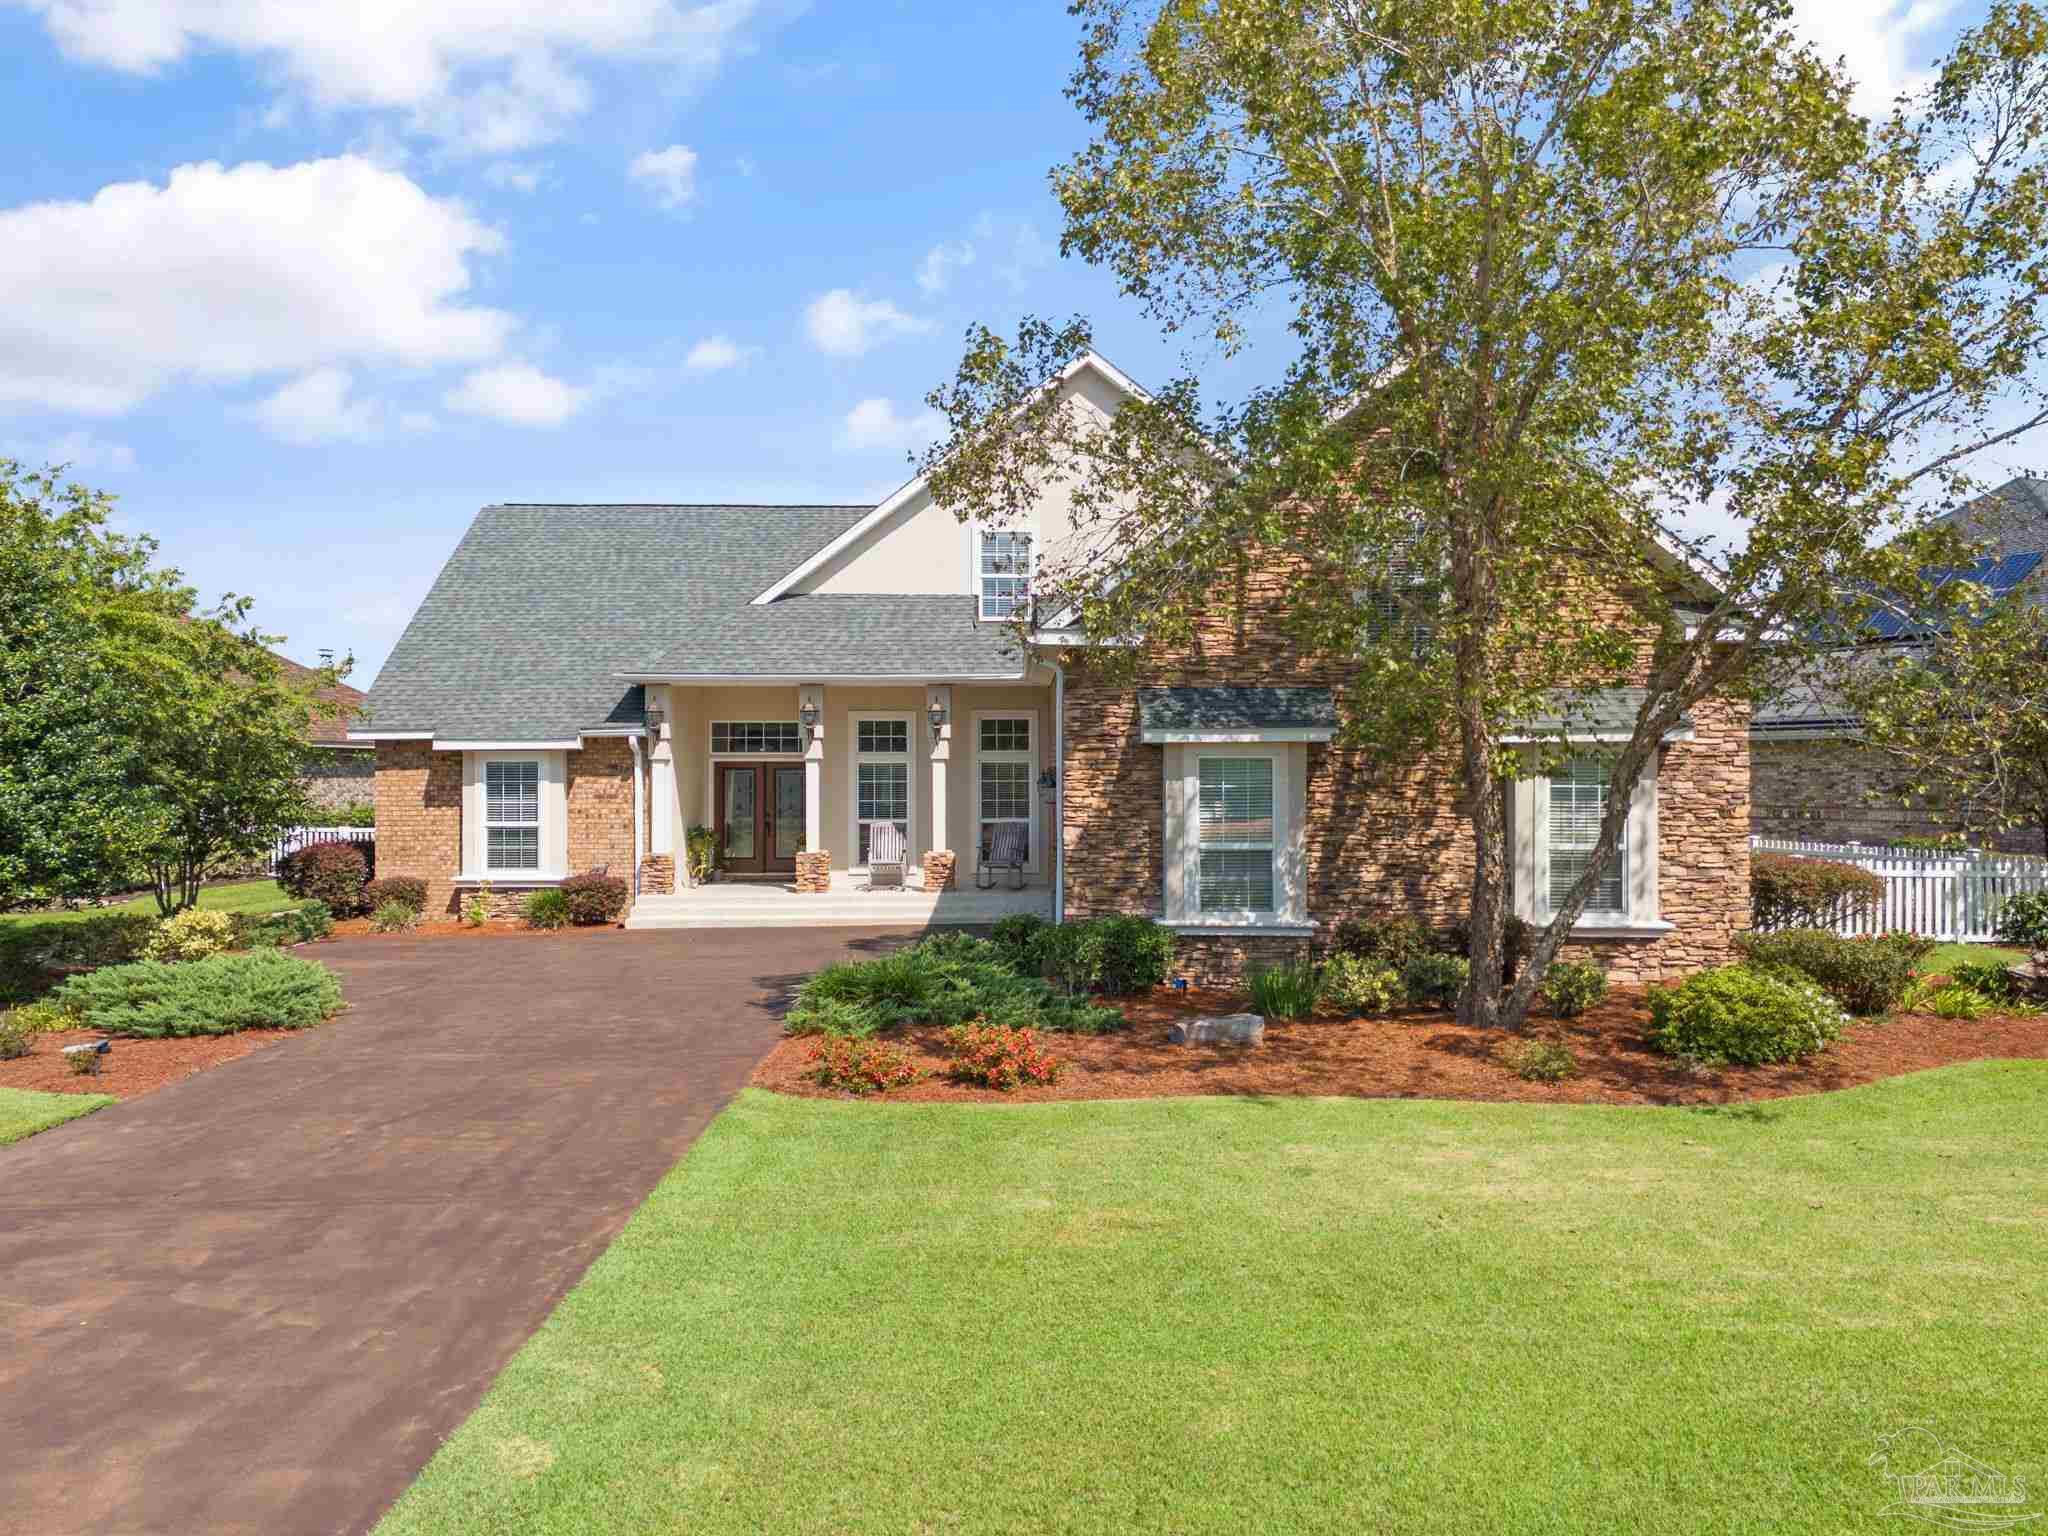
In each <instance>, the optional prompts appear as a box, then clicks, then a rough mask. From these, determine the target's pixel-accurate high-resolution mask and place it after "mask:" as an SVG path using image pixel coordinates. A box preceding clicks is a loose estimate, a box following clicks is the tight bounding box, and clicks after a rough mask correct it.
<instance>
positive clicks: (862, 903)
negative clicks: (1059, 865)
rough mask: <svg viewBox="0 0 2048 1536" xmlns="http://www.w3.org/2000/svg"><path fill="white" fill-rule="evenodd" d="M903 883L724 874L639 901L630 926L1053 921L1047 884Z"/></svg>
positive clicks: (841, 876)
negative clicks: (814, 886) (819, 882)
mask: <svg viewBox="0 0 2048 1536" xmlns="http://www.w3.org/2000/svg"><path fill="white" fill-rule="evenodd" d="M911 878H912V881H913V883H911V884H907V885H905V886H904V887H902V888H901V889H883V890H870V889H869V888H868V881H867V876H865V875H859V874H851V873H848V872H846V871H843V870H835V871H833V874H832V883H831V888H830V889H829V890H825V891H816V892H799V891H798V890H797V889H796V887H795V885H794V884H793V883H792V884H784V883H782V882H779V881H768V880H719V881H715V882H713V883H711V884H709V885H693V886H685V887H683V888H682V889H681V890H678V891H677V892H675V894H673V895H645V896H642V897H641V898H640V899H639V900H638V901H636V902H634V904H633V910H632V912H631V913H630V914H629V915H628V916H627V918H626V926H627V927H628V928H816V927H832V928H885V927H902V928H934V927H956V926H972V927H982V926H986V925H987V924H990V923H993V922H995V921H996V920H997V919H998V918H1004V917H1008V916H1010V915H1011V914H1012V913H1017V912H1029V913H1031V914H1033V915H1034V916H1037V917H1042V918H1045V919H1046V920H1047V921H1050V920H1051V918H1052V892H1051V890H1050V889H1048V888H1047V887H1045V886H1030V885H1027V886H1025V887H1024V888H1023V889H1022V890H1012V889H1010V887H1009V886H1008V885H1007V884H998V885H997V886H996V887H995V888H994V889H992V890H986V891H983V890H976V889H975V888H974V886H973V885H972V883H971V882H969V883H967V884H966V885H965V888H964V889H962V888H956V889H953V890H947V891H927V890H924V889H922V887H921V886H920V885H918V884H916V883H914V882H915V880H916V876H915V875H914V874H913V875H912V877H911Z"/></svg>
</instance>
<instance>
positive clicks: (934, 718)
mask: <svg viewBox="0 0 2048 1536" xmlns="http://www.w3.org/2000/svg"><path fill="white" fill-rule="evenodd" d="M925 714H926V716H927V717H928V718H929V719H930V720H931V723H932V734H933V735H934V736H936V735H938V734H939V732H940V731H942V730H944V729H945V728H946V706H945V703H944V702H943V701H942V700H939V699H934V700H932V704H931V708H929V709H928V710H926V711H925Z"/></svg>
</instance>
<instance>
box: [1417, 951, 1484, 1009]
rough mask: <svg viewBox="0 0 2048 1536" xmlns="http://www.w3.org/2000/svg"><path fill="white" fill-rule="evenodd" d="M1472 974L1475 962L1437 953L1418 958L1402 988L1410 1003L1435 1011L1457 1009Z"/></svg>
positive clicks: (1421, 955)
mask: <svg viewBox="0 0 2048 1536" xmlns="http://www.w3.org/2000/svg"><path fill="white" fill-rule="evenodd" d="M1471 974H1472V962H1471V961H1470V960H1467V959H1466V958H1465V957H1464V956H1463V955H1440V954H1437V953H1435V952H1434V951H1432V952H1429V953H1426V954H1420V955H1417V956H1416V957H1415V958H1414V959H1412V960H1410V961H1409V962H1408V964H1407V965H1406V966H1404V967H1403V968H1402V971H1401V985H1402V986H1403V987H1404V988H1406V989H1407V992H1408V1001H1409V1002H1411V1003H1423V1004H1426V1005H1427V1006H1429V1007H1432V1008H1450V1007H1454V1006H1456V1004H1457V1001H1458V994H1459V993H1460V992H1462V991H1464V990H1465V979H1466V978H1467V977H1468V976H1470V975H1471Z"/></svg>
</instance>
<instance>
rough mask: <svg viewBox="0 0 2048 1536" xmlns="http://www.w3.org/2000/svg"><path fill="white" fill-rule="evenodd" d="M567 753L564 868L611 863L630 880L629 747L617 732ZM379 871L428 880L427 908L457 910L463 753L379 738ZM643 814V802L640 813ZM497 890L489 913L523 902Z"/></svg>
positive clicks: (510, 890)
mask: <svg viewBox="0 0 2048 1536" xmlns="http://www.w3.org/2000/svg"><path fill="white" fill-rule="evenodd" d="M567 758H568V812H569V817H568V841H569V873H571V874H576V873H579V872H581V871H583V870H588V869H595V868H596V867H598V866H599V865H608V866H610V869H611V872H612V873H613V874H615V875H618V876H619V877H621V878H622V879H624V880H627V881H629V882H630V881H631V880H632V878H633V809H632V808H633V759H632V748H631V747H630V746H629V745H628V744H627V743H626V742H625V741H624V740H623V739H622V738H619V737H603V736H599V737H590V738H587V739H586V744H585V746H584V748H583V750H581V751H580V752H570V753H568V754H567ZM376 783H377V872H378V874H380V875H417V876H419V877H420V878H421V879H423V880H425V881H426V882H427V911H428V912H429V913H435V914H443V913H445V914H449V915H453V914H455V913H457V912H459V911H460V908H461V897H460V892H461V891H462V890H466V889H469V887H458V885H457V884H456V881H455V878H454V877H455V876H456V875H457V874H458V873H460V872H461V868H462V754H461V753H459V752H434V751H431V750H429V747H428V744H427V743H426V742H423V741H380V742H378V743H377V780H376ZM646 812H647V807H646V805H645V804H644V802H643V804H642V813H643V816H644V815H645V814H646ZM504 885H505V887H506V889H505V890H504V891H501V892H498V893H496V894H495V895H494V899H493V901H492V903H491V905H492V909H493V914H494V915H497V916H510V915H513V914H515V913H516V912H517V910H518V905H519V902H520V901H521V900H523V899H524V896H523V892H522V891H520V889H519V887H518V882H516V881H512V880H507V881H505V882H504Z"/></svg>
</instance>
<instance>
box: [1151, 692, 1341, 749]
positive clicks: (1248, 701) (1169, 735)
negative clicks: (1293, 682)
mask: <svg viewBox="0 0 2048 1536" xmlns="http://www.w3.org/2000/svg"><path fill="white" fill-rule="evenodd" d="M1336 729H1337V701H1336V698H1335V697H1334V696H1333V695H1332V694H1331V692H1330V690H1329V689H1327V688H1140V689H1139V690H1138V730H1139V733H1140V736H1141V738H1142V739H1143V740H1145V741H1147V742H1155V743H1156V742H1172V741H1231V740H1253V741H1328V740H1329V739H1330V738H1331V737H1332V736H1333V735H1334V734H1335V733H1336Z"/></svg>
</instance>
